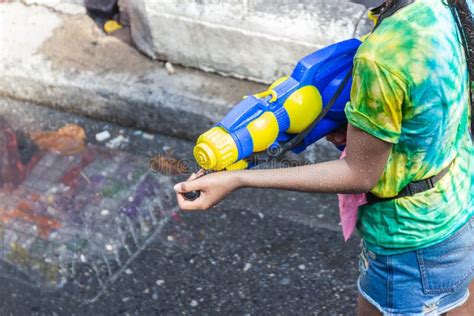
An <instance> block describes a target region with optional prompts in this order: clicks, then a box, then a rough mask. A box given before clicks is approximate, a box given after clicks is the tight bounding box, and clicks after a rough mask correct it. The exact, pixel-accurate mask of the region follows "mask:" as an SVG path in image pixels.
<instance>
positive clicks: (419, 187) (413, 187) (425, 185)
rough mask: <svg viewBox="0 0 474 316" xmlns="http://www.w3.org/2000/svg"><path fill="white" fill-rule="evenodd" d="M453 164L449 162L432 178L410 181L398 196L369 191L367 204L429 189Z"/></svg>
mask: <svg viewBox="0 0 474 316" xmlns="http://www.w3.org/2000/svg"><path fill="white" fill-rule="evenodd" d="M450 166H451V164H449V166H448V167H446V168H444V169H443V170H441V172H440V173H438V174H437V175H435V176H432V177H430V178H427V179H424V180H420V181H413V182H410V183H409V184H408V185H407V186H406V187H404V188H403V189H402V190H401V191H400V192H399V193H398V194H397V195H396V196H392V197H388V198H381V197H378V196H376V195H373V194H372V193H370V192H369V193H367V204H374V203H377V202H385V201H390V200H395V199H399V198H402V197H405V196H412V195H415V194H417V193H421V192H424V191H428V190H429V189H432V188H434V186H435V184H436V183H437V182H438V181H439V180H441V179H442V178H443V177H444V176H445V175H446V173H448V171H449V167H450Z"/></svg>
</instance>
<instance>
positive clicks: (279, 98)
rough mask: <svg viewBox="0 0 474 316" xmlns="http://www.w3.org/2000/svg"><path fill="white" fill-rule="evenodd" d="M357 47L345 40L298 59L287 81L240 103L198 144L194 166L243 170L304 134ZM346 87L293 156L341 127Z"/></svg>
mask: <svg viewBox="0 0 474 316" xmlns="http://www.w3.org/2000/svg"><path fill="white" fill-rule="evenodd" d="M360 44H361V42H360V41H359V40H358V39H350V40H346V41H343V42H340V43H337V44H333V45H331V46H328V47H326V48H323V49H321V50H318V51H316V52H314V53H312V54H310V55H308V56H306V57H304V58H303V59H301V60H300V61H299V62H298V64H297V66H296V67H295V69H294V70H293V72H292V74H291V76H289V77H283V78H280V79H279V80H277V81H275V82H274V83H273V84H272V85H271V86H270V87H269V88H268V90H267V91H264V92H262V93H258V94H256V95H250V96H247V97H245V98H244V99H243V100H242V101H241V102H240V103H238V104H237V105H236V106H235V107H234V108H233V109H232V110H231V111H230V112H229V113H228V114H227V115H226V116H225V117H224V118H223V119H222V120H221V121H220V122H218V123H217V124H216V125H215V126H214V127H212V128H211V129H210V130H208V131H206V132H205V133H204V134H202V135H201V136H200V137H199V138H198V140H197V142H196V146H195V147H194V157H195V159H196V161H197V163H198V164H199V165H200V166H201V167H202V168H204V169H206V170H216V171H217V170H224V169H227V170H234V169H245V168H247V167H248V163H247V161H246V159H247V158H248V157H249V156H251V155H252V154H253V153H259V152H262V151H265V150H266V149H268V148H270V147H272V146H278V145H279V144H280V143H281V142H284V141H286V140H288V139H291V138H292V137H294V136H295V135H297V134H299V133H301V132H302V131H304V130H305V129H306V128H307V127H308V126H310V125H311V123H312V122H313V121H314V120H315V119H316V117H318V115H319V114H320V113H321V111H322V109H323V108H324V107H325V106H326V105H327V103H328V101H329V99H331V98H332V96H333V95H334V93H335V91H336V90H337V88H338V87H339V86H340V84H341V82H342V80H343V78H344V77H345V76H346V74H347V73H348V71H350V69H351V68H352V63H353V58H354V55H355V53H356V51H357V48H358V47H359V45H360ZM350 85H351V82H349V83H348V84H347V85H346V86H345V87H344V90H343V91H342V93H341V94H340V96H339V97H338V99H337V101H336V103H335V104H334V106H333V107H332V108H331V109H330V110H329V112H328V113H327V115H326V116H325V117H324V118H323V119H322V120H321V121H320V122H319V123H318V124H317V125H316V127H314V129H313V130H311V132H310V133H309V134H308V135H307V136H306V137H305V138H304V140H303V141H302V142H301V143H300V144H299V145H298V146H297V147H296V148H295V149H294V151H295V152H301V151H303V150H304V149H305V148H306V147H307V146H308V145H310V144H311V143H313V142H315V141H316V140H318V139H320V138H321V137H324V136H325V135H327V134H328V133H330V132H332V131H334V130H335V129H337V128H338V127H340V126H342V125H343V124H346V122H347V121H346V118H345V115H344V106H345V104H346V103H347V101H348V100H349V93H350Z"/></svg>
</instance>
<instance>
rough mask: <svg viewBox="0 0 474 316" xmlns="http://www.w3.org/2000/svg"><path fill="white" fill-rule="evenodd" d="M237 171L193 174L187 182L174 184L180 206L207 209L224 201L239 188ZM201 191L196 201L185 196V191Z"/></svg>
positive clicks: (188, 208)
mask: <svg viewBox="0 0 474 316" xmlns="http://www.w3.org/2000/svg"><path fill="white" fill-rule="evenodd" d="M236 173H237V172H229V171H222V172H214V173H210V174H207V175H202V172H198V173H197V174H192V175H191V177H190V178H189V179H188V180H187V181H186V182H181V183H178V184H176V185H175V186H174V190H175V191H176V197H177V199H178V204H179V207H180V208H181V209H182V210H203V211H204V210H207V209H209V208H211V207H212V206H214V205H216V204H217V203H219V202H220V201H222V200H223V199H224V198H225V197H226V196H227V195H229V194H230V193H232V192H233V191H235V190H237V189H238V188H239V187H240V185H239V180H238V177H237V176H236ZM191 191H200V192H201V195H200V196H199V197H198V198H197V199H196V200H194V201H188V200H186V199H185V198H184V193H186V192H191Z"/></svg>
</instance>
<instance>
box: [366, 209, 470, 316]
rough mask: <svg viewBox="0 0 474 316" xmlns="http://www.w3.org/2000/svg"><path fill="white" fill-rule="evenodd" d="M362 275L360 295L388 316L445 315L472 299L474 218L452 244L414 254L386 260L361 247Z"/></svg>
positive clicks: (446, 241)
mask: <svg viewBox="0 0 474 316" xmlns="http://www.w3.org/2000/svg"><path fill="white" fill-rule="evenodd" d="M359 269H360V273H361V274H360V276H359V280H358V282H357V285H358V288H359V292H360V294H361V295H362V296H363V297H364V298H365V299H366V300H367V301H368V302H369V303H371V304H372V305H373V306H374V307H376V308H377V309H378V310H379V311H380V312H382V314H383V315H430V316H431V315H439V314H442V313H445V312H447V311H449V310H451V309H453V308H455V307H457V306H460V305H462V304H464V302H466V300H467V298H468V297H469V290H468V287H469V284H470V283H471V281H472V279H473V270H474V217H471V219H470V220H469V222H468V223H466V224H465V225H464V226H463V227H461V228H460V229H458V230H457V231H456V232H455V233H454V234H453V235H452V236H450V237H449V238H447V239H445V240H443V241H441V242H440V243H438V244H435V245H433V246H429V247H426V248H422V249H419V250H415V251H409V252H404V253H401V254H396V255H390V256H382V255H376V254H375V253H373V252H371V251H368V250H367V248H366V247H365V245H364V243H362V252H361V255H360V260H359ZM473 295H474V293H473Z"/></svg>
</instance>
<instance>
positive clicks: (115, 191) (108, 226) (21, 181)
mask: <svg viewBox="0 0 474 316" xmlns="http://www.w3.org/2000/svg"><path fill="white" fill-rule="evenodd" d="M80 131H82V129H80V128H79V129H78V127H77V126H72V127H71V125H70V126H66V127H65V128H63V129H60V130H58V131H57V132H42V133H31V134H30V136H31V137H28V136H26V137H25V136H22V137H19V134H18V133H15V132H14V131H13V130H12V128H11V127H10V126H9V125H8V123H6V122H5V121H4V120H0V248H1V249H0V250H1V251H0V260H1V261H2V262H3V264H7V265H9V266H12V267H15V269H16V270H17V272H18V271H19V273H16V275H15V277H16V278H21V279H22V280H23V281H26V282H28V283H32V284H35V285H40V286H42V287H44V288H48V289H57V288H63V287H70V288H71V289H75V288H77V289H79V290H80V291H83V292H86V293H89V294H88V297H93V296H94V295H96V294H97V293H99V294H100V293H101V292H102V291H103V290H104V289H105V288H106V286H107V285H108V284H110V283H111V282H113V281H114V280H115V279H116V278H117V277H118V276H119V275H120V274H121V272H122V271H124V270H125V268H126V266H127V265H128V264H129V263H130V262H131V260H133V258H135V257H136V256H137V255H138V254H139V253H140V251H141V250H143V249H144V247H145V245H146V244H147V243H148V242H149V241H150V240H151V239H153V238H155V237H156V235H157V234H159V231H160V230H161V227H163V225H164V223H166V222H167V221H168V220H173V218H174V217H176V216H174V215H173V214H174V213H172V210H173V209H174V208H175V205H174V203H173V199H172V192H171V188H172V185H171V179H170V178H169V177H167V176H165V175H163V174H157V173H151V172H150V171H149V170H148V161H147V160H146V159H145V157H140V156H136V155H132V154H130V153H125V152H122V151H118V150H114V149H110V148H107V147H101V146H96V145H88V146H81V142H82V141H83V140H84V138H85V135H81V136H80V137H79V138H78V137H75V136H74V135H76V136H77V135H80ZM61 133H62V135H61ZM74 133H76V134H74ZM77 133H79V134H77ZM20 138H21V139H20ZM68 141H70V142H68ZM78 148H80V150H77V149H78ZM46 149H49V150H46ZM66 154H67V155H66ZM19 275H21V276H19ZM69 292H71V291H69ZM73 292H74V291H73Z"/></svg>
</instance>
